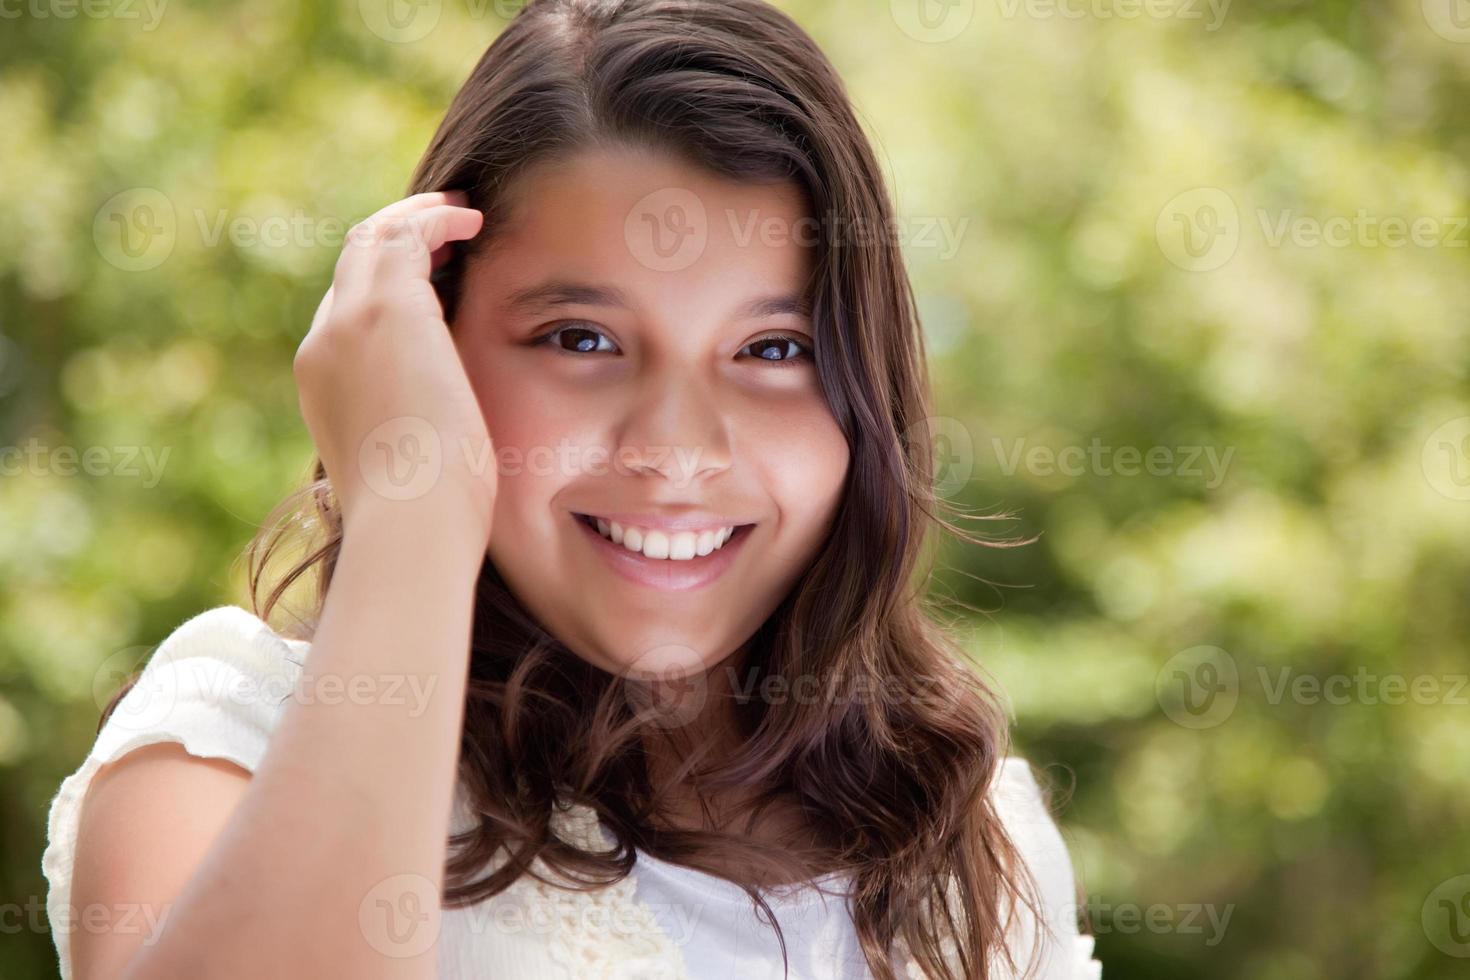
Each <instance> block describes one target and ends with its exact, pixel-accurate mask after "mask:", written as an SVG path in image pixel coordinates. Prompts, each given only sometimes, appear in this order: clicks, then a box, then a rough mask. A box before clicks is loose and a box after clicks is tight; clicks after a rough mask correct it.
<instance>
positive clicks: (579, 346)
mask: <svg viewBox="0 0 1470 980" xmlns="http://www.w3.org/2000/svg"><path fill="white" fill-rule="evenodd" d="M599 341H601V342H603V343H605V344H606V345H607V346H606V347H599V346H598V343H599ZM535 343H537V344H549V345H551V346H552V347H555V348H556V349H557V350H559V351H563V352H565V353H568V354H595V353H597V352H598V351H599V350H601V351H609V350H611V351H616V350H617V349H618V345H617V344H614V343H613V342H612V341H611V340H610V339H608V336H607V334H605V333H603V332H602V331H601V330H598V329H597V328H596V327H594V326H592V325H591V324H590V323H582V322H570V323H563V324H561V325H560V326H558V327H557V328H556V329H555V330H551V331H549V332H547V333H544V334H542V335H541V336H540V337H537V338H536V340H535Z"/></svg>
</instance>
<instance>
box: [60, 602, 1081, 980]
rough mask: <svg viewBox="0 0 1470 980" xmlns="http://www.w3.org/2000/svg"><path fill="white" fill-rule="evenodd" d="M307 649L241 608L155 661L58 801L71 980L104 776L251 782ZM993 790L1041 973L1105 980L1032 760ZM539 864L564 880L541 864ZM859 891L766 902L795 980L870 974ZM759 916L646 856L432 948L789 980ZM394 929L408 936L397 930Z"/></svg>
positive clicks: (486, 907)
mask: <svg viewBox="0 0 1470 980" xmlns="http://www.w3.org/2000/svg"><path fill="white" fill-rule="evenodd" d="M309 649H310V644H309V643H307V642H304V641H300V640H288V639H284V638H282V637H281V636H279V635H278V634H277V633H275V632H274V631H273V630H271V629H270V627H268V626H267V625H266V624H265V623H264V622H262V621H261V620H260V619H259V618H257V617H256V616H255V615H254V614H252V613H250V612H248V611H247V610H245V609H241V608H239V607H237V606H220V607H218V608H215V609H210V610H208V611H206V612H202V613H200V614H198V615H197V616H195V617H194V618H192V619H190V620H188V621H187V622H185V623H184V624H183V625H181V626H179V627H178V628H177V629H176V630H174V631H173V632H172V633H171V634H169V636H168V637H167V639H165V640H164V642H163V643H162V644H161V645H160V646H159V647H158V649H157V650H155V651H154V653H153V655H152V656H151V657H150V659H149V661H148V664H147V665H146V666H145V668H144V671H143V673H142V676H141V677H140V678H139V681H138V683H137V684H136V685H134V687H133V688H132V689H131V690H130V691H129V692H128V693H127V695H126V696H124V698H123V699H122V700H121V701H120V702H119V703H118V705H117V707H116V709H115V710H114V711H113V713H112V715H111V716H110V717H109V718H108V720H107V723H106V724H105V725H103V727H102V730H101V731H100V732H99V733H98V735H97V740H96V742H95V744H94V745H93V746H92V750H91V751H90V752H89V753H88V755H87V757H86V758H85V759H84V760H83V761H82V763H81V765H80V767H78V769H77V770H76V772H74V773H72V774H71V775H70V776H68V777H67V778H66V779H65V780H63V781H62V784H61V787H60V789H59V790H58V791H57V793H56V796H55V797H54V798H53V800H52V801H51V809H50V814H49V818H48V821H47V846H46V850H45V853H44V854H43V855H42V858H41V867H42V871H43V872H44V874H45V876H46V880H47V883H48V888H49V890H48V893H47V897H46V912H47V916H48V918H49V919H50V922H51V930H52V938H53V940H54V941H55V943H56V951H57V956H58V958H59V961H60V971H61V977H62V980H71V962H70V942H69V937H70V931H71V929H72V928H74V927H75V924H76V923H77V921H78V919H79V915H78V912H77V910H76V909H75V908H74V907H73V906H72V904H71V877H72V864H73V860H74V854H75V848H76V837H77V823H78V819H79V814H80V810H81V803H82V799H83V796H84V795H85V793H86V791H87V787H88V786H89V785H90V783H91V780H92V778H93V776H94V775H95V774H96V772H97V770H98V769H99V768H101V767H102V766H103V765H104V764H105V763H108V762H111V761H113V760H115V759H117V758H119V757H120V756H122V755H123V754H125V753H127V752H129V751H131V750H132V749H136V748H139V747H140V746H144V745H149V744H152V743H156V742H164V741H172V742H177V743H179V744H180V745H182V746H183V748H184V749H185V750H186V751H187V752H189V753H190V754H192V755H195V756H199V757H202V758H220V759H228V760H230V761H231V762H234V763H235V764H237V765H239V766H241V767H243V768H244V769H246V770H247V771H251V772H253V771H254V770H255V768H256V766H257V765H259V763H260V760H261V759H262V757H263V756H264V755H265V751H266V747H267V745H268V743H269V739H270V734H271V732H272V731H273V730H274V728H275V725H276V722H277V720H278V718H279V715H280V712H281V709H282V707H283V704H284V702H285V699H286V698H287V697H288V696H289V694H290V693H291V691H292V690H293V689H294V686H295V682H296V680H297V678H298V677H299V676H300V673H301V670H302V667H303V665H304V664H305V659H306V654H307V652H308V650H309ZM993 792H994V793H995V794H996V796H995V800H996V806H997V809H998V810H999V812H1000V814H1001V818H1002V819H1003V820H1004V821H1005V824H1006V827H1007V830H1008V831H1009V832H1010V834H1011V835H1012V839H1013V840H1014V841H1015V842H1016V846H1017V847H1018V849H1019V850H1020V852H1021V854H1022V856H1023V858H1024V859H1025V861H1026V864H1027V867H1028V869H1029V870H1030V871H1031V874H1032V875H1033V876H1034V878H1035V880H1036V884H1037V887H1038V889H1039V891H1040V896H1041V899H1042V904H1043V910H1044V912H1045V923H1044V925H1045V927H1046V928H1045V930H1044V938H1043V942H1042V945H1041V949H1042V957H1043V958H1042V960H1041V962H1040V964H1039V969H1038V970H1037V972H1035V973H1034V974H1032V976H1034V977H1035V978H1037V980H1100V978H1101V976H1102V968H1101V965H1100V964H1099V963H1098V962H1097V961H1096V960H1094V959H1093V958H1092V950H1093V940H1092V937H1091V936H1081V935H1078V931H1077V923H1076V908H1077V895H1076V893H1075V889H1074V884H1073V876H1072V868H1071V862H1070V860H1069V858H1068V854H1067V849H1066V845H1065V843H1064V842H1063V841H1062V838H1061V834H1060V833H1059V832H1058V830H1057V827H1056V824H1055V823H1054V822H1053V821H1052V818H1051V816H1050V814H1049V813H1048V812H1047V810H1046V807H1045V805H1044V803H1043V801H1042V798H1041V793H1040V790H1039V788H1038V786H1037V784H1036V781H1035V779H1034V778H1033V776H1032V774H1031V771H1030V768H1029V767H1028V766H1027V765H1026V763H1025V762H1024V761H1023V760H1021V759H1017V758H1008V759H1006V760H1005V764H1004V765H1002V766H1001V768H1000V772H999V775H998V777H997V779H996V783H995V786H994V789H993ZM472 826H474V818H473V814H472V812H471V810H470V808H469V806H468V803H467V801H466V799H465V797H464V794H463V793H462V792H456V796H455V808H454V814H453V816H452V818H451V820H450V826H449V830H450V832H451V833H452V832H457V831H460V830H465V829H468V828H469V827H472ZM553 827H554V828H555V830H556V832H557V834H558V836H561V837H562V838H563V839H565V840H568V841H571V842H574V843H579V844H582V845H584V846H587V847H589V848H595V849H604V848H606V847H608V846H610V845H611V843H612V838H611V837H610V836H609V834H608V833H607V831H606V829H605V828H603V827H602V826H601V824H599V823H598V821H597V818H596V815H595V813H594V812H593V811H592V810H590V809H588V808H586V807H582V806H573V807H569V808H563V809H561V810H559V811H558V813H557V814H556V815H554V817H553ZM497 860H499V859H497ZM536 866H537V870H539V871H540V872H541V873H542V874H543V875H544V876H546V877H548V878H551V879H553V880H556V879H557V877H558V876H557V873H556V872H555V871H553V870H552V869H551V868H550V867H549V866H547V865H545V864H544V863H542V862H541V861H540V859H537V863H536ZM847 881H848V879H847V877H846V876H843V875H837V874H833V875H825V876H823V877H822V878H819V879H817V880H816V881H814V882H808V883H806V884H805V885H803V886H800V887H797V886H790V887H783V888H780V889H772V890H769V891H767V892H765V893H763V894H764V897H765V898H766V901H767V902H768V904H770V906H771V909H772V911H773V913H774V914H775V915H776V917H777V920H778V921H779V922H780V923H781V927H782V932H783V935H784V937H785V940H786V950H787V959H788V962H789V965H790V974H789V976H790V977H791V978H792V980H856V978H863V980H866V978H868V977H869V976H870V974H869V972H868V970H867V966H866V964H865V962H864V960H863V957H862V956H861V954H860V952H859V951H858V944H857V936H856V933H855V930H854V929H853V924H852V918H851V915H850V914H849V913H848V911H847V909H846V907H845V904H844V901H843V898H842V896H843V894H844V892H845V890H846V885H847ZM757 912H758V909H757V907H756V906H755V905H754V903H752V902H751V900H750V898H749V896H748V895H747V894H746V893H745V891H744V889H742V888H741V887H740V886H738V885H736V884H735V883H734V882H731V881H727V880H725V879H723V878H720V877H717V876H715V875H711V874H707V873H705V872H702V871H698V870H695V869H692V868H686V867H682V866H679V865H675V864H671V863H670V862H667V861H662V860H659V859H657V858H654V857H653V856H652V855H648V854H644V853H641V852H640V853H639V854H638V855H637V859H636V863H635V867H634V873H633V874H632V875H631V876H629V877H628V878H626V879H624V880H622V881H620V882H615V883H613V884H611V885H607V886H605V887H603V888H601V889H597V890H594V891H591V892H579V891H576V890H574V889H570V888H559V887H554V886H552V885H548V884H547V883H545V882H541V881H537V880H536V879H535V878H533V877H531V876H529V875H527V876H523V877H522V878H521V879H520V880H518V881H516V882H515V883H514V884H512V885H511V886H510V887H509V888H507V889H506V890H505V891H502V892H501V893H499V894H498V895H495V896H492V897H491V898H489V899H486V900H484V901H482V902H480V903H478V904H477V905H473V906H470V907H468V908H456V909H444V910H442V913H441V916H440V918H439V927H438V934H437V936H434V937H432V938H431V939H430V941H431V942H433V943H434V945H435V955H436V957H437V961H438V965H439V969H438V975H439V976H440V977H441V978H442V980H470V978H477V977H482V976H509V977H536V978H542V980H592V978H610V980H611V978H626V980H634V978H637V980H665V978H667V980H727V978H729V980H733V978H737V977H738V978H739V980H762V978H766V977H771V978H780V977H781V976H782V960H781V951H780V946H779V943H778V940H777V938H776V933H775V930H774V929H772V928H771V927H770V925H769V924H767V923H765V922H762V921H760V920H759V919H758V918H757ZM1018 918H1020V922H1021V928H1019V929H1018V930H1017V932H1016V935H1014V936H1012V937H1010V941H1011V943H1012V944H1013V948H1014V949H1015V950H1016V951H1017V957H1018V962H1025V958H1026V953H1027V951H1029V949H1030V948H1031V942H1032V937H1033V936H1034V935H1035V930H1036V922H1035V920H1034V918H1033V917H1030V916H1029V915H1028V916H1026V917H1024V918H1021V917H1020V916H1018ZM384 928H385V929H386V930H389V933H386V934H392V935H394V936H395V938H396V937H397V932H395V931H393V924H392V923H385V924H384ZM425 948H427V947H425ZM894 956H895V960H894V962H895V963H896V964H898V966H899V968H900V969H899V973H900V975H901V976H905V977H908V978H909V980H923V974H922V972H921V971H920V970H919V968H918V965H917V964H916V963H915V962H914V960H913V959H912V957H911V956H910V955H909V951H908V949H907V948H906V947H905V946H904V944H903V942H902V941H901V940H900V941H899V942H898V943H897V944H895V951H894Z"/></svg>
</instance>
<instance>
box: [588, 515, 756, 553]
mask: <svg viewBox="0 0 1470 980" xmlns="http://www.w3.org/2000/svg"><path fill="white" fill-rule="evenodd" d="M593 521H594V523H595V524H596V525H597V533H598V534H601V535H602V536H603V537H604V538H608V539H609V540H611V541H612V542H613V543H614V544H620V545H622V546H623V547H624V548H627V549H628V550H629V551H636V552H639V553H640V554H642V555H643V556H644V557H645V558H659V559H666V560H668V561H689V560H690V559H692V558H694V557H696V556H698V557H703V556H705V555H708V554H709V553H711V552H713V551H719V550H720V548H722V547H724V545H725V542H727V541H729V540H730V536H731V535H733V534H734V533H735V528H734V527H733V526H728V527H722V528H719V529H717V530H711V531H674V532H671V533H670V532H665V531H658V530H652V529H645V528H641V527H623V526H622V525H621V524H619V523H618V522H617V521H608V520H604V519H603V518H601V517H595V518H593Z"/></svg>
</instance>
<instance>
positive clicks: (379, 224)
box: [294, 191, 496, 544]
mask: <svg viewBox="0 0 1470 980" xmlns="http://www.w3.org/2000/svg"><path fill="white" fill-rule="evenodd" d="M465 201H466V198H465V195H464V193H463V192H461V191H451V192H433V193H428V194H415V195H413V196H412V197H407V198H404V199H403V200H401V201H397V202H395V203H393V204H390V205H388V206H387V207H385V208H383V209H382V210H381V211H379V212H377V213H376V214H374V215H373V216H372V217H370V218H368V219H367V220H365V221H363V222H362V223H360V224H358V225H355V226H354V227H353V228H352V231H351V232H350V233H349V234H348V236H347V243H346V245H345V246H344V247H343V249H342V255H341V257H340V258H339V259H338V260H337V269H336V272H335V274H334V275H333V278H332V286H331V288H330V289H328V290H327V293H326V295H325V296H324V297H323V298H322V302H321V305H320V306H319V307H318V308H317V311H316V316H315V317H314V318H313V319H312V323H311V329H310V330H309V331H308V332H307V335H306V338H305V339H304V340H303V341H302V342H301V346H300V348H298V349H297V351H296V359H295V364H294V370H295V375H296V382H297V387H298V389H299V391H300V400H301V415H302V418H303V419H304V420H305V421H306V425H307V429H308V430H309V431H310V432H311V437H312V440H313V441H314V442H315V443H316V448H317V452H318V454H319V455H320V456H321V458H322V463H323V465H324V467H325V468H326V471H327V475H328V477H330V479H331V481H332V487H333V489H334V490H335V492H336V495H337V499H338V501H339V502H340V505H341V508H342V521H343V527H344V533H346V531H345V529H346V528H348V527H351V526H353V524H354V523H355V522H356V521H357V520H358V518H359V517H360V516H361V515H362V514H363V513H365V512H369V511H376V512H380V513H382V512H387V513H391V514H392V515H393V518H392V519H394V520H398V519H405V520H409V519H413V520H417V519H419V518H422V519H424V520H426V521H428V522H430V523H431V524H433V525H434V526H437V527H443V528H445V529H453V530H454V531H455V532H456V533H459V534H468V535H477V536H478V537H479V543H482V544H483V543H486V542H488V541H489V537H490V520H491V514H492V512H493V509H494V503H495V488H496V473H495V469H496V468H495V454H494V451H493V447H492V446H491V445H490V434H489V432H488V431H487V429H486V427H485V419H484V416H483V414H482V413H481V411H480V405H479V402H478V401H477V400H476V398H475V393H474V390H473V389H472V388H471V387H470V383H469V379H468V377H467V376H466V374H465V370H464V365H463V364H462V362H461V361H460V358H459V353H458V351H457V350H456V348H455V346H454V341H453V339H452V338H451V337H450V335H449V327H448V325H447V324H446V323H445V322H444V310H443V307H442V306H441V305H440V303H439V297H438V295H437V294H436V293H435V292H434V287H433V285H432V284H431V283H430V281H429V273H430V272H431V271H432V269H433V268H434V267H436V266H437V265H438V264H440V263H441V262H442V261H444V260H445V259H446V258H447V257H448V252H449V248H448V247H447V246H448V243H450V242H455V241H463V240H465V239H469V238H473V237H474V236H475V235H476V234H477V233H478V232H479V230H480V226H481V223H482V222H483V220H484V215H482V214H481V213H480V212H479V211H477V210H475V209H473V208H467V207H464V206H463V205H464V204H465Z"/></svg>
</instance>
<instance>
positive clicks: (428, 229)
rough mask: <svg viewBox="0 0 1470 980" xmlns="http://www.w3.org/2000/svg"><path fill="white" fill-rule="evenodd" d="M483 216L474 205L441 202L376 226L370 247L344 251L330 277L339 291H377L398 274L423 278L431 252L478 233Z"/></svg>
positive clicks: (427, 273)
mask: <svg viewBox="0 0 1470 980" xmlns="http://www.w3.org/2000/svg"><path fill="white" fill-rule="evenodd" d="M484 221H485V216H484V214H483V213H481V212H480V211H478V210H476V209H474V208H461V207H456V206H454V205H451V204H441V205H438V206H436V207H431V208H428V209H427V210H423V211H418V212H416V213H414V214H412V215H409V216H407V217H404V218H399V219H397V220H396V221H393V222H391V223H389V224H384V225H380V226H379V228H378V229H377V232H376V234H375V235H374V241H373V243H372V244H371V245H368V244H363V243H360V244H358V245H355V246H353V247H351V248H350V249H344V250H343V256H342V259H341V260H339V262H338V264H337V275H336V278H335V280H334V282H335V284H336V286H337V288H338V292H339V294H340V295H345V294H348V293H353V294H357V293H358V291H359V290H362V289H380V288H382V286H383V285H384V284H385V283H387V282H390V281H392V280H393V279H398V278H403V277H407V278H419V279H427V278H428V276H429V273H430V272H431V271H432V269H433V266H432V262H431V258H430V256H431V255H432V254H433V252H434V251H435V250H436V249H439V248H442V247H444V246H445V245H447V244H448V243H450V242H455V241H465V240H467V239H470V238H473V237H475V235H477V234H479V232H480V228H481V226H482V225H483V224H484Z"/></svg>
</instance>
